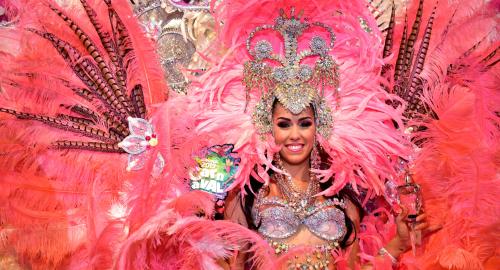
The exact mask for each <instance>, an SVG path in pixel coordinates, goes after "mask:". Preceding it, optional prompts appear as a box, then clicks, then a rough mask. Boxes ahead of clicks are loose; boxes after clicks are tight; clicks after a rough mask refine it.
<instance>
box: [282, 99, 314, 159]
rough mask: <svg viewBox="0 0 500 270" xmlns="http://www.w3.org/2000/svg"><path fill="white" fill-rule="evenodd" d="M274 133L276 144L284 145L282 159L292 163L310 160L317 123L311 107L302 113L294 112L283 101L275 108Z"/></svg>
mask: <svg viewBox="0 0 500 270" xmlns="http://www.w3.org/2000/svg"><path fill="white" fill-rule="evenodd" d="M273 134H274V140H275V142H276V144H279V145H282V148H281V150H280V155H281V159H282V160H283V161H285V162H286V163H288V164H290V165H299V164H302V163H303V162H309V156H310V154H311V151H312V149H313V146H314V136H315V134H316V124H315V122H314V113H313V110H312V108H311V107H307V108H306V109H304V110H303V111H302V112H301V113H300V114H292V113H291V112H290V111H289V110H287V109H285V107H283V105H281V103H279V102H278V103H276V105H275V106H274V110H273Z"/></svg>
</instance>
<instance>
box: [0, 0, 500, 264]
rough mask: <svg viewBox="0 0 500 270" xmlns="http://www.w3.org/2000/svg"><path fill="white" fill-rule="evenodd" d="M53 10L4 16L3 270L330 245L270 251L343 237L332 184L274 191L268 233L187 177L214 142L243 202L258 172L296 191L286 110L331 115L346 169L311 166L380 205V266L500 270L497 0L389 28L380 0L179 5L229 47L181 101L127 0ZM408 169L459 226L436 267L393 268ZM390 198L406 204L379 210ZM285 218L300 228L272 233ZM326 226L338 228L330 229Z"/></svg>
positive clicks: (439, 238) (436, 11)
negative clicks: (202, 17) (499, 229)
mask: <svg viewBox="0 0 500 270" xmlns="http://www.w3.org/2000/svg"><path fill="white" fill-rule="evenodd" d="M49 2H50V3H46V2H43V3H38V2H37V1H6V4H4V6H5V7H6V9H5V10H6V11H7V13H6V14H7V16H4V15H2V14H0V15H1V16H2V17H0V19H3V18H4V17H5V18H7V19H8V23H2V25H3V28H2V29H1V31H0V40H1V41H2V42H1V44H0V57H1V59H0V62H1V63H2V64H1V65H0V76H1V77H0V79H1V81H0V94H1V98H0V112H1V114H0V132H1V136H0V165H1V170H2V179H1V182H0V185H1V189H2V191H1V193H0V205H1V214H0V225H1V227H0V229H1V231H0V233H1V235H0V237H1V239H2V249H0V251H1V256H2V261H1V263H2V264H3V265H5V267H12V268H13V267H20V268H21V269H22V268H29V269H93V268H96V269H109V268H117V269H220V263H219V262H220V261H221V260H222V261H223V260H225V259H227V258H230V257H232V256H234V255H235V253H236V252H237V251H240V252H245V253H247V254H249V263H248V266H251V267H255V268H257V269H280V268H281V267H290V260H291V259H292V258H293V256H295V255H296V254H298V253H299V252H304V251H306V252H311V250H313V249H314V248H315V247H309V246H297V247H286V248H285V247H283V248H281V246H280V249H286V250H285V251H286V252H281V251H280V252H276V250H275V248H274V247H272V244H271V246H270V245H269V243H268V242H267V241H266V239H265V238H268V239H267V240H269V239H286V238H287V237H288V236H289V235H291V234H293V233H294V232H296V230H297V227H298V226H300V225H301V224H303V225H305V226H306V227H307V228H308V229H309V230H310V231H311V232H313V233H314V234H316V235H318V236H319V237H321V238H322V239H326V240H328V241H333V242H336V241H338V239H339V238H340V237H341V236H342V235H343V234H344V233H345V231H344V229H345V228H343V226H342V223H343V222H344V221H343V219H342V218H343V215H342V213H341V211H340V210H339V209H342V208H343V207H344V202H343V201H342V200H334V199H332V200H327V201H325V203H322V204H316V203H314V202H312V201H314V200H312V199H310V198H312V195H315V194H317V193H318V192H319V189H318V187H317V186H315V185H311V186H310V188H308V191H307V192H308V195H309V196H307V198H306V200H300V199H297V200H295V199H294V196H293V193H294V192H293V190H290V192H288V193H287V194H290V197H289V198H285V199H286V202H285V201H284V200H283V198H274V199H273V198H263V197H259V196H261V195H260V194H257V197H258V202H257V206H256V207H254V213H253V218H254V220H256V221H257V220H260V221H261V222H264V223H263V224H264V226H262V227H260V228H259V229H258V231H257V232H255V231H251V230H249V229H247V228H244V227H242V226H240V225H238V224H236V223H233V222H230V221H221V220H217V221H216V220H213V219H212V217H213V214H214V201H213V196H212V195H210V194H208V193H206V192H202V191H191V190H190V187H189V185H188V184H187V182H186V180H185V179H187V178H189V175H190V172H189V168H190V167H192V166H193V164H194V163H195V162H194V161H193V155H195V154H196V153H198V151H200V148H202V147H210V146H213V145H225V144H232V145H233V147H232V148H229V150H227V149H224V150H223V151H225V152H226V153H229V154H232V153H233V152H231V151H234V152H236V153H237V154H238V159H231V160H232V161H236V160H238V170H237V172H236V173H235V175H234V182H232V184H231V186H229V188H228V190H239V191H240V192H241V194H242V195H243V196H244V195H245V194H247V193H248V192H249V189H248V188H245V187H249V185H250V181H251V179H255V180H257V181H260V182H261V183H263V184H264V185H266V184H268V183H269V182H270V181H272V179H271V176H270V175H281V176H280V177H281V180H280V181H282V183H285V182H286V181H287V177H286V176H288V174H287V173H286V172H285V171H284V169H283V168H282V166H279V162H277V161H276V159H275V156H276V155H275V154H276V153H277V152H278V151H279V148H280V146H279V145H276V144H275V142H274V138H273V137H272V134H270V131H271V130H270V125H271V121H270V117H271V110H272V106H273V104H274V103H275V102H280V103H281V104H283V106H284V107H285V108H287V109H288V110H289V111H291V112H293V113H300V112H301V111H302V110H303V109H304V108H306V107H308V106H311V107H312V108H313V110H314V113H315V120H316V124H317V127H318V129H317V130H318V132H317V135H316V140H317V146H318V147H319V148H321V149H322V151H324V152H325V153H326V154H327V156H328V161H329V162H328V165H329V166H328V167H327V168H319V167H318V166H314V164H313V165H312V169H313V170H312V172H313V174H312V175H314V176H313V177H315V178H316V179H317V180H318V181H320V182H323V183H330V185H329V188H327V189H325V190H324V191H322V192H319V194H320V195H325V196H333V195H335V194H337V193H338V192H339V191H340V190H342V189H344V188H346V187H348V188H349V189H352V190H353V192H355V193H357V194H358V195H359V200H360V203H361V204H362V205H363V206H364V207H365V208H366V209H365V210H366V211H367V215H366V216H365V218H364V219H363V223H362V226H361V227H362V230H361V231H360V232H358V235H357V237H358V238H359V241H360V248H361V251H360V253H359V257H360V259H361V263H362V264H364V263H367V262H369V263H372V264H373V265H374V267H375V268H376V269H390V268H391V267H399V268H401V269H493V268H489V267H494V265H495V262H498V254H497V253H498V247H497V244H496V243H498V242H499V241H498V240H499V239H498V234H497V233H496V231H495V230H496V227H495V226H496V225H497V224H498V221H497V216H498V211H499V208H498V206H497V204H496V201H495V200H496V196H497V195H498V194H499V185H498V183H499V181H498V173H497V171H498V160H497V159H498V157H497V156H498V141H499V140H498V137H499V136H498V127H499V124H500V123H499V119H498V104H500V95H499V93H498V86H497V85H498V75H499V74H498V67H497V65H496V63H497V61H498V55H497V54H496V52H497V50H498V44H499V42H498V37H497V35H498V32H497V31H498V30H497V26H496V21H497V18H496V17H495V16H496V13H497V12H498V11H497V8H498V5H496V4H497V3H496V2H495V1H493V2H489V3H482V2H480V1H465V2H461V3H442V2H440V3H438V4H434V3H427V4H425V5H424V3H423V1H419V2H418V3H417V4H418V5H413V6H409V7H408V10H407V11H406V12H404V10H403V9H399V10H397V9H396V8H395V6H392V8H389V10H388V11H390V16H383V13H384V12H383V10H382V9H381V8H380V7H381V6H383V3H382V2H381V3H380V4H373V3H372V4H368V3H366V2H364V1H338V2H333V3H332V2H331V1H312V2H307V1H239V0H238V1H236V0H234V1H233V0H228V1H221V2H219V1H213V2H211V3H210V4H208V3H205V2H202V3H198V4H196V7H194V8H193V7H192V6H190V5H182V4H178V3H177V1H172V2H171V4H172V5H174V4H175V6H176V7H177V8H179V9H180V10H183V9H186V10H188V9H190V8H193V9H200V5H201V6H202V8H201V9H210V15H211V16H212V17H213V18H214V21H215V23H214V27H215V32H216V33H217V37H216V39H215V40H214V41H213V42H212V43H211V44H210V46H208V48H207V49H206V50H204V51H202V52H200V55H201V56H202V58H203V59H204V60H205V61H206V62H207V66H208V67H209V68H208V69H207V70H206V71H205V72H201V73H200V74H198V73H197V74H196V76H193V74H188V73H189V72H187V71H184V74H186V75H189V76H187V77H188V78H189V83H190V85H189V87H187V86H186V84H183V87H187V88H182V89H183V90H182V91H178V92H186V94H178V93H175V92H169V96H168V98H167V96H166V95H165V93H166V91H165V90H166V89H167V83H166V82H165V80H164V74H163V73H162V71H161V68H160V64H164V63H165V61H163V60H164V59H161V60H160V58H161V56H160V57H158V56H157V55H156V54H155V52H154V46H153V44H152V42H151V40H150V39H148V38H146V37H145V36H144V35H143V34H144V33H143V31H142V30H141V28H140V25H139V22H138V20H137V19H136V18H135V17H134V15H133V13H132V11H131V10H130V8H129V6H128V5H127V4H126V2H125V1H110V0H105V1H86V0H80V2H81V3H80V4H78V5H70V6H68V7H66V8H65V9H63V8H62V7H59V6H58V5H57V4H56V3H55V2H54V3H53V2H52V1H49ZM152 2H155V1H152ZM156 2H158V1H156ZM162 2H164V1H162ZM165 2H166V1H165ZM2 3H3V2H2ZM402 14H404V15H402ZM412 14H414V16H413V15H412ZM84 18H85V19H84ZM381 18H382V19H381ZM383 18H385V19H383ZM423 18H427V23H426V25H425V27H421V26H423V25H424V23H423ZM377 19H379V22H377ZM380 20H385V22H380ZM408 20H410V22H411V20H413V22H412V24H411V30H410V29H409V27H408V25H409V22H408ZM403 21H404V23H403ZM379 24H380V27H379ZM62 26H64V27H62ZM381 27H384V29H383V30H384V31H381V30H380V29H379V28H381ZM420 28H424V31H423V34H420V31H419V30H420ZM395 41H399V46H393V44H394V43H395ZM164 66H165V65H164ZM167 70H168V68H167ZM176 74H177V73H176ZM179 74H180V73H179ZM179 74H177V75H179ZM169 78H170V77H168V76H167V79H168V80H169V83H171V81H170V79H169ZM26 120H28V121H26ZM405 130H406V131H407V132H406V133H405V132H403V131H405ZM408 132H409V133H408ZM495 157H497V158H496V159H495ZM401 160H405V161H406V162H408V165H406V166H408V167H409V168H410V169H411V171H412V173H413V178H414V179H415V181H416V182H417V183H419V184H420V186H421V187H422V190H423V197H424V201H425V210H426V212H427V213H428V214H429V215H430V219H431V222H434V223H440V224H443V229H442V230H440V231H439V232H437V233H435V234H434V235H432V236H430V237H429V239H428V241H426V243H425V245H424V246H423V248H424V250H423V252H422V254H420V255H418V256H413V255H411V254H405V255H404V256H403V257H402V258H401V259H400V262H399V263H398V265H393V262H391V260H390V259H391V258H390V256H385V258H384V259H380V257H379V258H376V257H375V256H376V255H377V252H378V250H379V249H380V248H381V247H383V245H384V243H385V242H387V241H388V240H389V239H390V238H391V237H392V236H393V235H394V233H395V232H394V230H395V226H394V221H393V218H392V214H391V213H390V211H391V209H390V207H389V206H388V205H390V203H392V201H391V200H393V197H392V195H393V194H392V193H391V192H390V190H391V185H398V184H400V183H401V181H402V177H401V170H400V165H401V164H400V161H401ZM276 177H278V176H276ZM288 180H290V179H288ZM310 182H311V183H317V182H315V181H310ZM289 186H291V185H289ZM283 189H286V187H283ZM250 192H251V191H250ZM381 198H382V200H383V201H389V202H390V203H389V204H387V203H383V204H376V203H374V201H377V199H381ZM288 202H293V203H295V204H294V205H291V204H288ZM266 204H267V206H272V207H267V208H266V207H264V208H259V206H262V205H266ZM306 206H307V207H306ZM374 207H375V208H377V207H379V208H378V209H374ZM381 212H383V213H387V215H385V217H387V220H383V219H381V218H380V215H377V214H380V213H381ZM276 218H278V219H282V220H277V219H276ZM285 220H286V222H284V221H285ZM273 222H278V223H279V224H283V222H284V223H286V224H288V225H290V226H289V227H286V228H285V229H284V230H281V231H276V230H271V229H270V228H269V226H268V225H273ZM278 223H276V224H278ZM324 223H327V224H329V225H332V226H329V228H331V227H335V228H336V229H335V230H334V231H331V230H327V231H322V230H321V228H323V227H322V226H321V224H324ZM382 251H383V250H382ZM327 252H328V253H329V254H328V258H331V259H332V260H334V261H335V265H336V268H337V269H344V268H345V267H346V265H347V256H348V255H349V252H350V250H349V248H347V249H344V250H343V249H340V248H339V247H338V246H337V245H333V246H332V247H331V248H330V249H328V250H327ZM275 253H279V254H278V255H276V254H275ZM300 267H302V266H300Z"/></svg>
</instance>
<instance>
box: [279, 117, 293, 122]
mask: <svg viewBox="0 0 500 270" xmlns="http://www.w3.org/2000/svg"><path fill="white" fill-rule="evenodd" d="M279 119H282V120H288V121H292V120H291V119H290V118H286V117H278V120H279Z"/></svg>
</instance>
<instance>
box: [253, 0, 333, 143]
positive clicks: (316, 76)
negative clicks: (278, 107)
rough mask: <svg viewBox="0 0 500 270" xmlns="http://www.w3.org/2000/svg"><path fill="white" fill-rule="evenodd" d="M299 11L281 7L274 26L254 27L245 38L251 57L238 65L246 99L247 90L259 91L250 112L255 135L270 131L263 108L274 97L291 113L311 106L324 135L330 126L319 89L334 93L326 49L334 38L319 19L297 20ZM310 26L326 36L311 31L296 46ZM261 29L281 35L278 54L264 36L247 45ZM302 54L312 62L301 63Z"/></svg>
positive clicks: (268, 107) (267, 107) (268, 108)
mask: <svg viewBox="0 0 500 270" xmlns="http://www.w3.org/2000/svg"><path fill="white" fill-rule="evenodd" d="M301 13H302V12H300V13H299V15H297V16H295V9H294V8H291V11H290V16H288V15H287V14H286V13H285V11H284V10H283V9H281V10H280V16H279V17H278V18H277V19H276V20H275V23H274V25H263V26H259V27H256V28H255V29H254V30H253V31H252V32H251V33H250V35H249V37H248V39H247V40H246V48H247V51H248V53H249V54H250V55H251V56H252V57H253V59H252V60H250V61H247V62H246V63H245V65H244V71H243V72H244V83H245V86H246V96H247V102H248V99H249V97H250V94H249V93H250V91H252V90H254V89H259V90H261V91H262V92H263V93H262V96H261V99H260V101H259V102H258V103H257V105H256V107H255V110H254V112H253V121H254V124H255V125H256V127H257V130H258V132H259V133H260V134H261V135H262V134H265V133H269V132H271V129H272V119H271V114H270V113H269V112H270V111H271V110H272V106H273V104H274V103H275V102H276V101H278V102H280V103H281V104H282V105H283V106H284V107H285V108H286V109H287V110H289V111H290V112H292V113H293V114H299V113H301V112H302V111H303V110H304V109H305V108H307V107H309V106H311V107H312V108H313V110H314V113H315V116H316V121H317V123H316V124H317V126H318V133H319V134H321V135H322V136H323V137H325V138H328V137H329V136H330V131H331V129H332V127H333V118H332V115H331V109H330V107H329V106H328V105H327V104H328V102H326V100H325V98H324V91H325V88H327V87H331V88H333V89H334V90H335V92H336V91H337V88H338V85H339V72H338V65H337V63H336V62H335V60H334V59H333V58H332V56H331V55H329V54H328V53H329V52H330V51H331V49H332V48H333V45H334V43H335V34H334V33H333V30H332V28H331V27H329V26H327V25H325V24H322V23H318V22H314V23H309V22H306V21H303V20H302V19H301V18H300V17H301ZM311 28H321V29H322V30H323V31H326V33H327V34H328V36H329V39H328V41H326V40H325V39H324V38H323V37H321V36H319V35H315V36H313V37H312V38H311V40H310V41H309V48H307V49H302V50H300V51H299V44H298V38H299V37H300V36H301V35H302V34H303V33H304V32H306V31H308V30H309V29H311ZM264 30H267V31H268V30H274V31H276V32H278V33H279V34H280V35H281V36H282V37H283V42H284V50H285V52H284V55H283V56H281V55H279V54H277V53H274V52H273V46H272V44H271V42H269V41H268V40H265V39H262V40H259V41H257V42H255V46H253V48H252V46H251V44H252V40H253V39H254V37H255V36H256V34H257V33H259V32H261V31H264ZM308 57H317V58H318V59H317V60H316V62H315V64H314V67H311V66H309V65H307V64H304V63H302V60H304V59H306V58H308ZM271 63H275V64H276V63H277V65H274V66H273V65H272V64H271ZM319 90H321V91H319Z"/></svg>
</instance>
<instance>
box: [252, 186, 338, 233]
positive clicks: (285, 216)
mask: <svg viewBox="0 0 500 270" xmlns="http://www.w3.org/2000/svg"><path fill="white" fill-rule="evenodd" d="M259 195H260V194H259ZM336 206H340V207H343V206H344V203H343V202H341V201H339V200H338V199H333V200H330V199H329V200H326V201H324V202H321V203H316V204H315V205H314V206H312V207H310V208H309V209H308V210H307V213H306V215H305V216H303V217H300V216H298V215H297V214H296V213H294V211H293V209H292V208H291V207H290V206H289V205H288V203H287V202H286V201H284V200H282V199H280V198H277V197H272V198H259V199H258V201H257V203H256V205H255V206H254V208H253V218H254V223H255V224H260V226H259V229H258V231H259V233H260V234H262V235H263V236H265V237H267V238H271V239H285V238H288V237H291V236H293V235H294V234H295V233H297V232H298V231H299V227H300V225H304V226H306V227H307V229H308V230H309V231H310V232H312V233H313V234H314V235H316V236H317V237H319V238H321V239H323V240H325V241H335V242H336V241H339V240H340V239H342V238H343V237H344V235H345V234H346V226H345V216H344V213H343V212H342V210H340V209H338V208H337V207H336Z"/></svg>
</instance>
